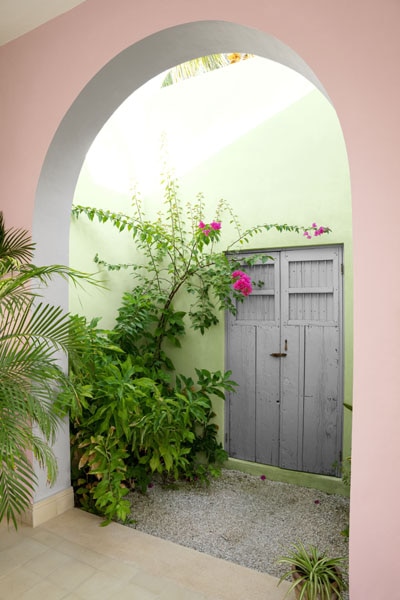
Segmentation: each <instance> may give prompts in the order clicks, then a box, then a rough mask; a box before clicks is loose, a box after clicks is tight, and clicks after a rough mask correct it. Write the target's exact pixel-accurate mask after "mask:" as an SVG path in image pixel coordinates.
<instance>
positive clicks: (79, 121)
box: [32, 21, 327, 502]
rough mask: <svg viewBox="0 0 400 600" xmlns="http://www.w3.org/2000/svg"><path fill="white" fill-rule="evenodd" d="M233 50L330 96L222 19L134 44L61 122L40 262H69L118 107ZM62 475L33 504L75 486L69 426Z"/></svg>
mask: <svg viewBox="0 0 400 600" xmlns="http://www.w3.org/2000/svg"><path fill="white" fill-rule="evenodd" d="M232 48H235V49H239V50H243V51H245V52H250V53H254V54H257V55H259V56H262V57H265V58H269V59H271V60H274V61H276V62H279V63H281V64H283V65H285V66H287V67H290V68H292V69H293V70H295V71H297V72H299V73H300V74H302V75H303V76H305V77H307V78H308V79H309V80H310V81H311V82H312V83H313V84H314V85H315V86H316V87H317V88H318V89H319V90H320V91H321V92H322V93H323V94H324V95H325V96H327V94H326V92H325V90H324V88H323V86H322V85H321V83H320V82H319V81H318V79H317V78H316V76H315V75H314V73H313V72H312V71H311V69H310V68H309V67H308V66H307V64H306V63H305V62H304V61H303V60H302V59H301V58H300V57H299V56H298V55H297V54H296V53H295V52H294V51H293V50H291V49H290V48H289V47H287V46H286V45H285V44H283V43H282V42H281V41H279V40H277V39H276V38H273V37H272V36H269V35H267V34H266V33H264V32H261V31H258V30H256V29H250V28H248V27H244V26H241V25H236V24H233V23H228V22H221V21H201V22H193V23H188V24H185V25H179V26H176V27H172V28H170V29H166V30H163V31H161V32H159V33H156V34H154V35H151V36H149V37H147V38H145V39H143V40H142V41H140V42H138V43H136V44H134V45H132V46H130V47H129V48H127V49H126V50H124V51H123V52H121V53H120V54H118V55H117V56H116V57H115V58H114V59H113V60H111V61H110V62H109V63H108V64H106V65H105V66H104V67H103V69H102V70H101V71H100V72H98V73H97V74H96V75H95V77H93V79H92V80H91V81H90V82H89V83H88V85H87V86H86V87H85V88H84V89H83V91H82V92H81V94H80V95H79V96H78V98H77V99H76V100H75V102H74V103H73V104H72V106H71V107H70V109H69V111H68V112H67V114H66V115H65V117H64V119H63V120H62V122H61V124H60V126H59V127H58V130H57V132H56V134H55V136H54V138H53V140H52V143H51V145H50V148H49V150H48V153H47V156H46V159H45V162H44V165H43V168H42V171H41V175H40V179H39V183H38V188H37V193H36V199H35V208H34V218H33V228H32V233H33V239H34V241H35V242H36V248H37V254H36V262H37V263H38V264H49V263H59V264H68V262H69V223H70V210H71V205H72V198H73V195H74V191H75V187H76V182H77V180H78V176H79V173H80V170H81V167H82V164H83V161H84V159H85V155H86V152H87V151H88V149H89V148H90V146H91V144H92V142H93V140H94V138H95V136H96V135H97V133H98V132H99V131H100V129H101V128H102V126H103V125H104V123H105V122H106V121H107V119H108V118H109V117H110V116H111V115H112V113H113V112H114V111H115V110H116V109H117V108H118V106H119V105H120V104H121V103H122V102H123V101H124V100H125V99H126V98H127V97H128V96H129V95H130V94H132V93H133V92H134V91H135V90H136V89H137V88H139V87H140V86H141V85H142V84H144V83H145V82H146V81H148V80H149V79H150V78H152V77H153V76H155V75H157V74H158V73H160V72H162V71H164V70H165V69H167V68H169V67H171V66H174V65H175V64H179V63H182V62H184V61H186V60H190V59H191V58H195V57H198V56H204V55H207V54H212V53H219V52H229V51H231V50H232ZM46 297H47V300H48V301H50V302H54V303H56V304H58V305H60V306H63V307H64V308H65V309H67V308H68V306H67V305H68V286H67V284H66V282H63V281H61V282H58V283H54V284H52V287H51V288H50V289H49V290H48V291H47V292H46ZM55 453H56V455H57V459H58V465H59V477H58V480H57V483H56V484H55V486H54V487H53V488H51V489H49V488H48V486H47V485H46V480H45V475H44V473H41V472H40V473H39V486H38V489H37V491H36V495H35V502H39V501H44V500H45V499H46V497H48V496H54V495H55V494H57V493H59V492H62V491H63V490H66V489H67V488H69V486H70V462H69V441H68V426H67V424H65V428H64V430H63V431H61V432H60V434H59V437H58V440H57V442H56V445H55Z"/></svg>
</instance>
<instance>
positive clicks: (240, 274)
mask: <svg viewBox="0 0 400 600" xmlns="http://www.w3.org/2000/svg"><path fill="white" fill-rule="evenodd" d="M232 277H233V279H234V278H235V277H240V278H241V279H247V280H248V281H250V277H249V276H248V275H247V273H244V271H233V273H232Z"/></svg>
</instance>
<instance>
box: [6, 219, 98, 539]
mask: <svg viewBox="0 0 400 600" xmlns="http://www.w3.org/2000/svg"><path fill="white" fill-rule="evenodd" d="M34 248H35V245H34V244H33V243H32V241H31V238H30V236H29V234H28V233H27V232H26V231H24V230H21V229H8V230H7V229H6V228H5V223H4V218H3V214H2V213H0V521H2V520H3V519H4V518H5V519H6V520H7V522H8V523H9V522H10V521H12V523H13V524H14V526H15V528H16V527H17V519H18V517H19V516H20V515H21V514H23V513H24V512H25V511H26V509H27V508H28V507H29V505H30V503H31V498H32V494H33V493H34V490H35V487H36V484H37V477H36V474H35V470H34V467H33V461H32V458H34V459H36V461H37V462H38V463H39V465H40V466H41V467H43V468H44V469H46V472H47V477H48V481H49V483H50V484H51V483H53V482H54V481H55V479H56V476H57V462H56V459H55V457H54V454H53V452H52V449H51V445H52V443H53V442H54V439H55V436H56V432H57V428H58V425H59V421H60V419H59V417H58V415H57V413H56V411H55V410H54V407H53V400H54V397H55V394H56V393H57V391H58V390H60V389H63V388H64V389H65V388H66V387H68V386H69V385H70V383H69V380H68V377H67V376H66V375H65V374H64V372H63V370H62V369H61V368H60V365H59V359H60V355H61V353H63V352H64V353H65V352H68V350H69V349H70V348H72V347H74V346H76V345H79V336H78V335H77V334H76V332H74V327H73V326H71V321H70V317H69V315H68V314H65V313H64V312H63V311H62V309H61V308H59V307H57V306H51V305H49V304H47V303H44V302H43V301H41V299H40V295H41V294H40V289H41V288H43V286H45V285H46V284H48V283H49V282H50V281H51V279H52V278H53V276H54V275H58V276H61V277H63V278H68V279H72V280H73V281H75V282H77V281H78V280H79V279H80V278H82V277H85V278H86V276H85V275H84V274H83V273H79V272H78V271H74V270H72V269H69V268H68V267H64V266H61V265H51V266H43V267H38V266H35V265H33V264H32V263H31V260H32V258H33V252H34ZM89 279H90V280H92V279H91V278H89ZM92 281H93V280H92Z"/></svg>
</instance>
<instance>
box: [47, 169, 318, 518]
mask: <svg viewBox="0 0 400 600" xmlns="http://www.w3.org/2000/svg"><path fill="white" fill-rule="evenodd" d="M162 183H163V190H164V210H163V212H161V213H160V214H159V216H158V218H157V219H156V220H154V221H150V220H148V219H147V218H146V215H145V213H144V211H143V206H142V202H141V198H140V195H139V194H138V193H135V194H134V196H133V202H132V209H133V214H132V215H124V214H121V213H113V212H112V211H107V210H101V209H96V208H92V207H84V206H75V207H74V209H73V216H74V217H75V218H78V217H79V216H81V215H84V216H86V217H87V218H88V219H89V220H91V221H93V220H94V219H97V220H98V221H99V222H100V223H107V222H109V223H111V224H112V225H113V226H114V227H115V228H116V229H117V230H118V231H120V232H122V231H124V230H128V231H129V232H130V233H131V235H132V242H133V244H134V246H135V251H139V252H141V253H142V255H143V257H144V259H145V260H144V261H137V262H135V263H134V264H109V263H108V262H107V261H106V260H104V259H103V258H100V257H99V256H98V255H96V257H95V262H96V263H97V264H98V265H101V266H102V267H103V268H107V269H109V270H114V271H119V270H121V269H128V270H131V271H132V273H133V274H134V276H135V278H136V281H137V285H136V286H135V287H134V288H133V290H131V291H129V292H126V293H125V294H124V296H123V299H122V304H121V306H120V308H119V311H118V316H117V318H116V324H115V326H114V328H113V329H112V330H103V329H101V328H99V327H98V319H95V320H92V321H91V322H87V320H86V319H85V318H84V317H79V316H76V317H75V323H74V324H75V327H76V328H79V327H80V329H81V341H82V346H83V347H85V350H84V351H81V350H79V351H78V352H75V353H74V354H73V355H70V377H71V380H72V383H73V386H74V387H73V389H74V392H73V393H70V392H69V391H68V390H65V391H63V393H62V394H61V395H60V396H59V400H58V405H59V407H60V408H61V409H62V410H64V411H65V412H67V411H69V413H70V416H71V420H72V439H71V443H72V469H73V471H72V479H73V485H74V490H75V497H76V502H77V504H78V505H79V506H81V507H82V508H84V509H85V510H88V511H90V512H94V513H97V514H100V515H103V516H104V521H103V523H104V524H107V523H109V522H110V521H111V520H112V519H119V520H121V521H126V520H127V519H128V516H129V514H130V512H131V506H130V502H129V501H128V499H127V498H126V496H127V494H128V493H129V491H130V490H131V489H132V488H137V489H140V490H141V491H143V492H145V491H146V489H147V486H148V484H149V482H150V481H151V478H152V477H153V474H154V473H158V474H160V475H161V476H162V477H163V478H164V480H165V481H170V480H171V479H172V480H173V479H178V478H185V479H187V480H189V481H200V482H207V481H208V480H209V478H210V477H212V476H218V474H219V470H220V467H221V465H222V464H223V462H224V460H225V459H226V457H227V455H226V452H225V451H224V450H223V447H222V445H221V443H220V442H219V441H218V431H217V426H216V424H215V423H214V422H213V419H214V417H215V414H214V410H213V397H219V398H222V399H224V397H225V392H226V391H232V390H234V387H235V385H236V384H235V383H234V381H232V380H231V373H230V372H226V373H222V372H220V371H217V372H210V371H208V370H205V369H201V368H196V369H195V373H196V377H195V379H193V378H192V377H190V376H187V375H184V374H180V373H177V372H176V371H175V368H174V365H173V363H172V360H171V358H170V356H169V355H168V348H171V346H172V347H174V348H179V347H180V346H181V340H182V338H183V337H184V335H185V331H186V328H187V327H191V328H193V329H194V330H196V331H198V332H199V333H200V334H203V333H204V332H205V331H206V330H208V329H209V328H211V327H213V326H215V325H216V324H217V323H218V322H219V319H220V316H221V314H222V311H224V310H229V311H232V312H235V310H236V301H243V300H244V299H245V298H246V297H247V296H248V295H249V294H251V292H252V286H253V285H257V282H251V281H250V278H249V277H248V275H246V273H245V271H244V270H243V269H245V266H246V265H252V264H254V263H255V262H256V261H260V260H261V261H264V262H265V261H267V260H269V257H267V256H265V255H264V256H260V255H257V254H254V255H252V256H251V257H250V258H246V259H243V258H241V260H240V262H239V261H238V260H237V259H236V258H235V253H234V251H235V250H237V249H238V248H239V247H240V248H243V245H248V244H249V242H250V240H251V238H252V237H253V236H255V235H256V234H259V233H261V232H265V231H267V232H268V231H269V230H271V229H275V230H277V231H279V232H295V233H297V234H303V235H304V236H305V237H306V238H310V237H311V235H316V236H319V235H322V234H324V233H328V232H329V228H326V227H318V226H317V225H316V223H313V224H312V225H311V226H310V227H308V228H307V227H303V226H297V225H286V224H284V225H279V224H264V225H260V226H255V227H252V228H250V229H247V230H245V231H241V228H240V225H239V223H238V220H237V218H236V217H235V215H234V214H233V212H232V210H231V208H230V206H229V204H228V203H227V202H226V201H224V200H221V201H220V202H219V204H218V206H217V207H216V211H215V214H214V215H213V220H210V219H207V218H206V216H205V214H204V211H205V204H204V200H203V197H202V195H201V194H200V195H198V197H197V200H196V202H195V203H194V204H192V205H190V204H188V205H187V206H186V207H185V208H184V207H183V205H182V202H181V201H180V199H179V194H178V191H179V187H178V183H177V181H176V179H175V178H174V177H173V175H172V174H171V173H169V172H167V173H166V174H165V175H164V177H163V182H162ZM224 215H226V217H227V220H228V223H229V225H230V226H231V227H234V228H235V230H236V233H237V237H236V241H235V242H233V243H232V244H230V245H229V247H227V248H223V247H222V239H221V236H222V231H223V217H224ZM184 294H186V295H187V297H189V298H190V299H191V303H190V308H189V310H188V311H187V312H186V311H182V310H177V309H176V308H175V304H176V300H177V299H178V298H179V297H181V296H182V295H184ZM75 391H76V393H75Z"/></svg>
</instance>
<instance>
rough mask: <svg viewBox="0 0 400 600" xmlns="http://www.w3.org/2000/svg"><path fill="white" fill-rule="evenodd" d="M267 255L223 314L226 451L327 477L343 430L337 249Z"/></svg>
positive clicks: (338, 456) (338, 256)
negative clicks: (230, 385) (233, 307)
mask: <svg viewBox="0 0 400 600" xmlns="http://www.w3.org/2000/svg"><path fill="white" fill-rule="evenodd" d="M268 254H269V253H268ZM272 255H273V258H274V260H273V262H269V263H267V264H265V265H262V264H259V265H256V266H254V267H252V268H251V269H249V268H245V270H246V271H247V272H248V273H249V275H250V276H251V278H252V280H253V282H256V283H257V282H260V285H259V286H254V291H253V293H252V294H251V295H250V296H249V297H248V298H246V299H245V300H244V302H243V303H238V312H237V314H236V315H235V316H232V315H228V317H227V368H228V369H231V370H232V372H233V375H232V376H233V379H234V380H236V381H237V382H238V383H239V390H238V392H237V393H235V394H230V395H229V397H228V402H227V416H228V419H227V421H228V432H229V440H228V451H229V453H230V455H231V456H235V457H237V458H242V459H244V460H250V461H256V462H261V463H265V464H270V465H274V466H280V467H282V468H287V469H293V470H301V471H307V472H312V473H323V474H330V475H333V474H336V469H337V463H338V462H339V459H340V449H341V429H342V358H341V354H342V352H341V314H342V308H341V276H340V264H341V248H338V247H335V248H332V247H324V248H310V249H301V250H287V251H281V252H276V253H272ZM272 354H282V355H283V356H271V355H272ZM335 463H336V465H335Z"/></svg>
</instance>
